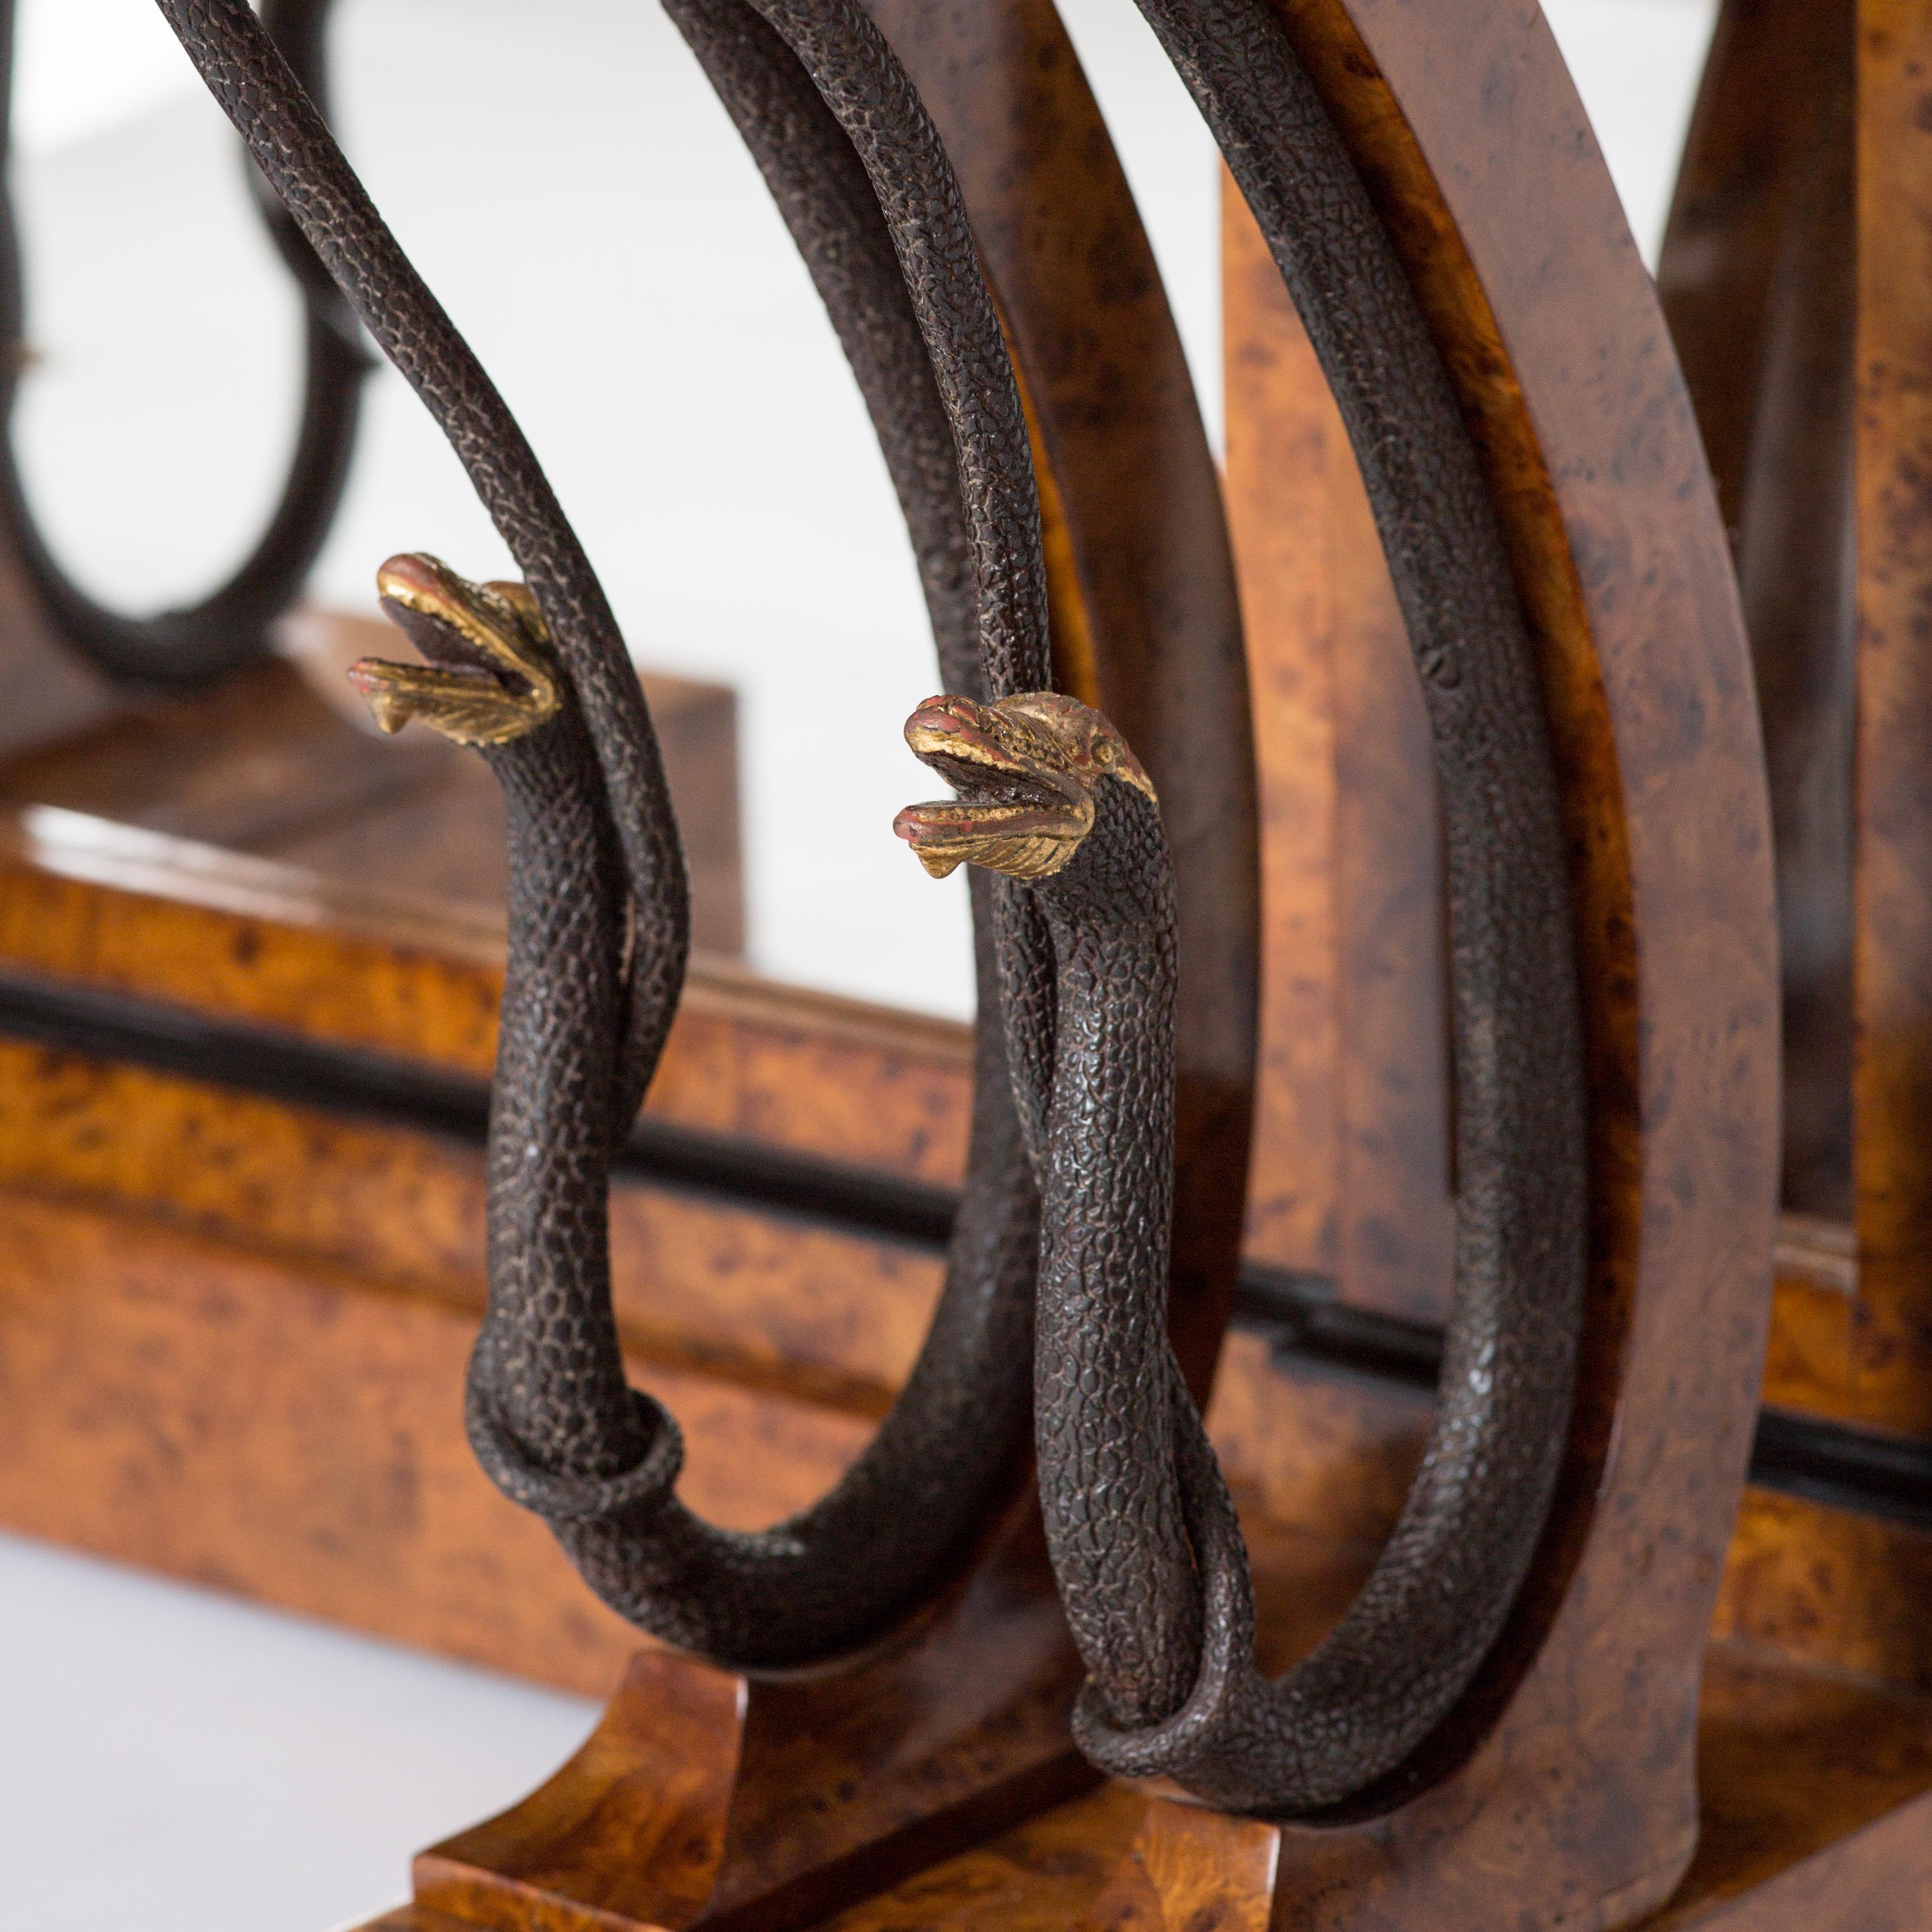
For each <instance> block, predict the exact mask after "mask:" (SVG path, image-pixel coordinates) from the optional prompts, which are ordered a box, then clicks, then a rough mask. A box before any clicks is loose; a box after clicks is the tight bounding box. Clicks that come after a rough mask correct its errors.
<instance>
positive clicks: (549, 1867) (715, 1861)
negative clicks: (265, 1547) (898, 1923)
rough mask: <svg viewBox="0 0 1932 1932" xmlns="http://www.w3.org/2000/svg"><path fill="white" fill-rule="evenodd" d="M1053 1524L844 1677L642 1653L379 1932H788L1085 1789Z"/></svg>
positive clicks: (433, 1853) (426, 1855) (431, 1859)
mask: <svg viewBox="0 0 1932 1932" xmlns="http://www.w3.org/2000/svg"><path fill="white" fill-rule="evenodd" d="M1037 1535H1038V1532H1037V1528H1036V1529H1034V1533H1033V1535H1032V1537H1031V1538H1029V1537H1026V1536H1025V1535H1019V1536H1015V1537H1010V1538H1008V1539H1007V1541H1005V1542H1004V1544H1002V1545H1001V1547H1000V1549H999V1550H998V1551H997V1552H996V1553H995V1555H994V1556H993V1557H992V1559H990V1560H989V1562H988V1563H987V1564H986V1566H985V1567H984V1568H983V1569H982V1570H981V1571H980V1573H979V1574H978V1575H977V1576H976V1577H974V1580H973V1581H972V1582H971V1583H970V1584H969V1585H968V1586H967V1587H966V1589H965V1591H964V1592H962V1594H961V1595H960V1596H959V1598H958V1600H957V1601H956V1602H954V1603H953V1604H952V1605H951V1606H950V1607H949V1608H948V1609H947V1610H944V1611H943V1612H942V1613H941V1614H940V1615H939V1616H938V1617H936V1618H935V1619H933V1620H932V1622H929V1623H927V1624H926V1625H923V1626H922V1627H921V1628H919V1630H918V1631H916V1632H914V1633H913V1634H911V1635H910V1637H907V1639H905V1640H902V1641H901V1643H898V1644H897V1645H895V1646H894V1647H893V1648H892V1649H890V1650H889V1651H887V1652H884V1653H883V1654H881V1655H878V1656H876V1657H874V1658H870V1659H868V1660H867V1661H865V1662H863V1663H861V1664H857V1665H855V1666H854V1667H852V1668H851V1669H850V1670H841V1671H837V1672H834V1673H829V1674H827V1675H826V1676H818V1677H814V1678H811V1679H798V1680H793V1681H789V1682H775V1683H774V1682H753V1681H751V1680H750V1679H746V1678H744V1677H742V1676H737V1675H736V1674H734V1673H731V1672H730V1671H724V1670H716V1669H714V1668H712V1667H711V1666H709V1665H707V1664H697V1663H694V1662H693V1661H691V1659H689V1658H682V1657H678V1656H674V1655H671V1654H670V1652H664V1651H655V1650H652V1651H644V1652H640V1653H639V1655H637V1657H636V1658H634V1659H633V1660H632V1661H631V1667H630V1669H629V1671H628V1673H627V1674H626V1676H625V1680H624V1682H623V1684H622V1686H621V1687H620V1688H619V1690H618V1691H617V1694H616V1697H613V1699H612V1700H611V1702H610V1706H609V1708H608V1709H607V1710H606V1712H604V1718H603V1721H602V1722H601V1724H599V1725H598V1727H597V1729H596V1730H595V1732H594V1733H592V1735H591V1736H590V1739H589V1741H588V1742H586V1744H585V1745H584V1747H583V1749H582V1750H581V1751H579V1752H578V1753H577V1755H576V1757H574V1758H572V1759H571V1761H570V1762H569V1763H568V1764H566V1765H565V1766H564V1767H563V1769H562V1770H561V1771H559V1772H558V1773H557V1774H556V1776H555V1777H554V1778H551V1779H550V1781H549V1782H548V1783H547V1784H544V1785H543V1786H542V1787H540V1788H539V1789H538V1790H536V1791H535V1792H533V1793H531V1795H530V1796H529V1797H528V1798H526V1799H524V1800H523V1802H522V1803H520V1805H515V1806H514V1807H513V1808H511V1810H509V1811H506V1812H505V1813H503V1814H502V1816H500V1817H496V1818H493V1819H491V1820H489V1822H488V1823H485V1824H481V1825H478V1826H475V1827H474V1828H473V1829H471V1830H469V1831H467V1832H462V1833H460V1834H459V1835H458V1836H457V1837H455V1838H451V1839H449V1840H447V1841H445V1842H444V1843H442V1844H440V1845H437V1846H433V1847H432V1848H431V1849H430V1850H428V1851H426V1852H423V1853H422V1855H420V1856H419V1858H417V1860H416V1872H415V1881H416V1898H415V1902H414V1903H413V1904H410V1905H408V1906H404V1907H403V1908H402V1909H400V1910H399V1911H397V1912H392V1913H390V1914H389V1915H387V1916H386V1917H384V1918H381V1919H379V1920H377V1921H375V1922H374V1924H371V1926H369V1927H366V1928H365V1932H459V1928H468V1927H483V1928H489V1932H530V1928H541V1932H685V1928H687V1927H700V1926H701V1927H704V1928H706V1932H713V1928H716V1932H727V1928H728V1932H790V1928H793V1927H802V1926H805V1925H808V1924H812V1923H814V1922H815V1921H817V1920H818V1919H820V1918H823V1917H824V1916H825V1915H827V1914H828V1913H829V1912H835V1911H838V1910H839V1909H841V1908H842V1907H844V1906H847V1905H850V1904H853V1903H856V1902H857V1901H858V1900H861V1899H863V1898H866V1897H871V1896H872V1895H873V1894H875V1893H877V1892H879V1891H884V1890H886V1889H887V1888H889V1887H891V1886H892V1885H895V1884H898V1883H899V1882H901V1881H902V1880H904V1879H907V1878H908V1877H910V1876H912V1875H913V1873H916V1872H918V1871H919V1870H923V1869H924V1868H925V1867H927V1866H929V1865H930V1864H935V1863H937V1862H938V1861H940V1860H941V1859H944V1858H949V1857H951V1856H952V1855H954V1854H956V1853H957V1852H962V1851H964V1850H965V1849H968V1848H969V1847H971V1846H974V1845H975V1844H978V1843H981V1842H983V1841H985V1840H986V1839H987V1838H992V1837H993V1836H995V1835H997V1834H998V1833H999V1832H1003V1831H1005V1830H1007V1829H1008V1828H1010V1826H1014V1825H1016V1824H1018V1823H1020V1822H1021V1821H1022V1820H1024V1819H1026V1818H1028V1817H1031V1816H1032V1815H1033V1814H1035V1813H1036V1812H1038V1811H1043V1810H1044V1809H1046V1808H1047V1807H1049V1806H1050V1805H1055V1804H1058V1803H1059V1802H1061V1801H1062V1800H1064V1799H1067V1798H1070V1797H1072V1796H1075V1795H1076V1794H1077V1793H1079V1792H1081V1791H1082V1790H1086V1789H1088V1787H1091V1785H1093V1784H1094V1783H1096V1782H1097V1779H1096V1777H1095V1775H1094V1772H1092V1771H1091V1770H1090V1769H1088V1766H1087V1764H1086V1763H1085V1760H1082V1758H1081V1757H1080V1756H1079V1754H1078V1753H1077V1752H1076V1751H1075V1750H1074V1749H1073V1745H1072V1743H1071V1742H1070V1739H1069V1736H1068V1732H1067V1716H1068V1713H1069V1712H1070V1710H1071V1709H1072V1706H1073V1694H1074V1692H1075V1691H1076V1690H1077V1688H1079V1682H1080V1670H1079V1661H1078V1659H1077V1658H1076V1656H1075V1655H1074V1653H1073V1646H1072V1645H1071V1643H1070V1642H1069V1641H1068V1639H1067V1632H1066V1626H1065V1625H1064V1622H1063V1621H1062V1619H1061V1614H1060V1610H1059V1606H1058V1603H1057V1601H1055V1598H1054V1595H1053V1592H1052V1586H1051V1582H1050V1579H1049V1576H1048V1574H1047V1572H1046V1562H1045V1559H1044V1556H1043V1554H1040V1553H1039V1552H1038V1549H1037Z"/></svg>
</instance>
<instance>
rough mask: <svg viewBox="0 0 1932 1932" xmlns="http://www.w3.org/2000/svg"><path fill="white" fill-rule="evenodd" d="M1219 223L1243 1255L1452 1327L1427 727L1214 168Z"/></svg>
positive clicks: (1395, 627)
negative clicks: (1244, 724) (1237, 767)
mask: <svg viewBox="0 0 1932 1932" xmlns="http://www.w3.org/2000/svg"><path fill="white" fill-rule="evenodd" d="M1222 236H1223V265H1224V279H1225V282H1226V287H1227V290H1228V297H1227V302H1228V308H1229V312H1230V313H1231V314H1232V315H1233V316H1234V317H1235V318H1236V319H1237V320H1236V323H1235V327H1234V328H1233V329H1232V331H1231V332H1230V335H1229V342H1228V345H1227V347H1228V353H1227V366H1228V404H1229V407H1228V514H1229V529H1230V531H1231V532H1232V535H1233V538H1234V541H1235V555H1236V556H1237V558H1238V560H1239V562H1240V565H1241V595H1242V598H1243V602H1244V608H1245V614H1246V619H1247V639H1248V661H1249V675H1250V678H1251V679H1252V680H1253V683H1254V685H1255V688H1256V692H1257V693H1258V694H1259V696H1258V700H1257V707H1256V708H1257V710H1258V712H1259V714H1260V715H1261V716H1262V718H1263V719H1264V720H1265V728H1264V729H1263V730H1262V731H1261V733H1259V757H1260V761H1261V764H1260V779H1261V792H1262V822H1263V827H1264V835H1263V838H1262V862H1263V866H1264V873H1263V888H1264V889H1263V895H1262V905H1263V912H1264V917H1265V950H1264V959H1265V962H1266V965H1267V968H1268V970H1267V971H1266V973H1265V975H1264V977H1263V982H1262V1080H1261V1084H1260V1088H1259V1095H1258V1097H1257V1106H1258V1108H1259V1113H1258V1115H1257V1132H1256V1157H1255V1168H1254V1172H1253V1177H1252V1180H1251V1184H1250V1193H1249V1208H1248V1251H1249V1253H1250V1254H1251V1255H1252V1256H1254V1257H1255V1258H1256V1259H1260V1260H1265V1261H1268V1262H1272V1263H1273V1264H1274V1265H1277V1266H1278V1267H1282V1268H1289V1269H1292V1270H1296V1271H1302V1272H1305V1273H1309V1274H1316V1275H1321V1276H1325V1277H1331V1278H1332V1279H1333V1280H1334V1283H1335V1284H1336V1287H1337V1291H1338V1292H1339V1293H1340V1295H1341V1296H1342V1298H1343V1300H1344V1301H1348V1302H1349V1303H1352V1304H1355V1305H1357V1306H1359V1307H1364V1308H1370V1309H1376V1310H1380V1311H1382V1312H1383V1313H1388V1314H1393V1315H1397V1316H1405V1317H1407V1318H1409V1319H1417V1320H1424V1321H1434V1322H1441V1321H1442V1319H1444V1317H1445V1314H1446V1313H1447V1311H1448V1302H1449V1281H1450V1274H1451V1265H1452V1251H1453V1249H1454V1241H1455V1209H1454V1203H1453V1202H1452V1200H1451V1190H1450V1185H1449V1173H1448V1164H1449V1142H1450V1135H1449V1097H1448V1081H1449V1064H1448V1022H1447V1013H1446V998H1447V993H1448V967H1447V963H1446V961H1445V956H1444V945H1445V920H1444V913H1443V907H1442V853H1441V850H1440V844H1439V823H1438V816H1439V815H1438V812H1437V808H1436V781H1435V776H1434V772H1433V766H1432V763H1431V760H1430V738H1429V725H1428V720H1427V716H1426V715H1425V714H1424V711H1423V708H1422V694H1421V687H1420V685H1419V684H1418V681H1417V679H1416V676H1415V667H1414V665H1413V664H1412V661H1411V659H1410V657H1409V640H1408V636H1407V634H1406V631H1404V629H1403V623H1402V617H1401V613H1400V611H1398V610H1397V607H1396V603H1395V590H1394V586H1393V584H1392V583H1391V582H1390V580H1389V574H1388V566H1387V565H1385V563H1384V562H1383V560H1382V547H1381V544H1380V541H1379V538H1377V536H1376V527H1375V521H1374V518H1373V515H1372V514H1371V513H1370V509H1369V502H1368V497H1367V493H1366V492H1365V491H1364V488H1363V486H1362V481H1361V472H1359V470H1358V469H1357V467H1356V464H1355V457H1354V455H1353V453H1352V452H1351V451H1350V449H1349V443H1348V439H1347V437H1346V434H1345V433H1344V431H1343V428H1342V419H1341V416H1340V412H1339V411H1338V410H1337V409H1336V407H1335V405H1334V401H1333V399H1332V398H1331V397H1330V395H1329V394H1328V386H1327V384H1326V383H1325V382H1324V381H1323V380H1322V372H1321V370H1320V368H1319V365H1317V364H1316V359H1315V352H1314V350H1313V347H1311V346H1310V343H1309V341H1308V338H1307V335H1306V333H1305V332H1304V330H1303V329H1302V327H1301V323H1300V321H1299V320H1298V318H1297V317H1296V315H1295V310H1294V307H1293V305H1292V304H1291V303H1290V302H1289V299H1288V293H1287V290H1286V289H1285V288H1284V287H1283V286H1282V281H1281V277H1280V273H1279V272H1277V269H1276V268H1275V266H1274V261H1273V260H1272V259H1271V257H1270V256H1269V255H1268V250H1267V247H1266V245H1265V243H1264V242H1262V237H1261V233H1260V231H1259V229H1257V228H1256V226H1255V223H1254V218H1253V216H1252V215H1250V214H1249V213H1248V211H1247V207H1246V205H1245V204H1244V202H1242V201H1241V198H1240V196H1238V194H1237V193H1235V191H1234V189H1233V185H1232V182H1229V181H1226V180H1225V179H1224V182H1223V219H1222Z"/></svg>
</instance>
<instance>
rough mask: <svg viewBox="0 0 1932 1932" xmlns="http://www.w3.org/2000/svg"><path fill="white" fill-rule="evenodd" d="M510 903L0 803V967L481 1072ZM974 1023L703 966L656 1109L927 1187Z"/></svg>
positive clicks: (663, 1072)
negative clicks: (395, 888)
mask: <svg viewBox="0 0 1932 1932" xmlns="http://www.w3.org/2000/svg"><path fill="white" fill-rule="evenodd" d="M502 959H503V935H502V920H501V918H500V916H491V915H488V914H486V913H481V912H479V911H478V910H475V909H473V908H468V907H462V906H458V905H452V904H448V903H446V902H444V901H440V900H435V899H431V898H422V897H420V896H418V895H413V894H408V893H400V892H388V891H386V890H384V889H381V888H380V887H378V886H371V885H363V884H358V883H351V882H348V881H345V880H328V879H323V878H322V877H319V876H317V874H313V873H309V872H305V871H299V870H298V869H296V868H293V867H291V866H286V865H278V864H276V863H274V862H271V861H269V860H266V859H257V858H254V857H252V856H248V855H247V854H243V853H232V852H224V851H221V850H217V849H216V848H215V847H211V846H205V845H199V844H193V843H191V842H190V841H186V840H181V839H175V838H167V837H165V836H163V835H160V834H157V833H155V832H148V831H145V830H142V829H139V828H138V827H131V826H120V825H115V824H113V823H110V822H109V821H107V820H104V819H98V818H94V817H89V816H87V815H86V814H80V813H76V812H71V811H66V810H64V809H62V808H58V807H53V806H47V805H28V806H23V807H18V808H8V809H0V974H5V973H17V974H26V975H28V976H30V977H36V978H40V979H44V980H59V981H61V982H62V983H65V984H68V985H71V986H78V987H80V988H84V989H87V990H89V991H90V992H101V993H105V994H108V995H124V996H127V997H128V998H134V999H139V1000H145V1001H156V1002H159V1003H161V1004H166V1005H169V1006H172V1007H178V1008H181V1009H182V1010H184V1011H186V1012H187V1013H200V1014H206V1015H208V1016H212V1017H214V1018H217V1019H223V1020H227V1021H239V1022H243V1023H253V1024H255V1025H260V1026H263V1027H265V1028H272V1029H277V1030H280V1031H286V1032H288V1033H290V1034H296V1035H298V1036H299V1037H302V1038H304V1039H306V1040H314V1041H318V1042H321V1043H326V1044H328V1045H330V1046H345V1047H350V1048H364V1049H371V1050H374V1051H375V1052H380V1053H383V1054H386V1055H395V1057H397V1058H399V1059H401V1060H402V1061H406V1062H410V1061H413V1062H416V1063H418V1064H428V1065H430V1066H432V1067H439V1068H443V1069H448V1070H453V1071H455V1072H458V1073H467V1074H471V1075H474V1076H478V1077H481V1078H484V1079H487V1077H488V1076H489V1075H490V1071H491V1070H492V1068H493V1066H494V1064H495V1058H496V1006H497V1001H498V999H499V997H500V994H501V991H502ZM970 1091H971V1034H970V1033H969V1031H968V1029H967V1028H964V1027H961V1026H959V1025H956V1024H954V1023H953V1022H950V1021H944V1020H937V1019H928V1018H926V1017H924V1016H920V1015H918V1014H913V1013H899V1012H897V1011H895V1010H892V1009H889V1008H886V1007H870V1006H866V1005H864V1004H862V1003H860V1002H859V1001H850V1000H842V999H839V998H836V997H835V996H834V995H829V994H821V993H812V992H802V991H800V990H798V989H793V988H790V987H780V986H772V985H771V984H770V983H768V982H766V981H763V980H759V979H757V978H756V977H754V976H753V975H751V974H748V973H745V972H742V971H739V970H738V969H736V968H733V967H732V966H730V965H728V964H727V963H725V962H718V961H700V962H697V964H696V965H694V967H693V968H692V971H691V978H690V982H689V984H688V987H687V989H686V992H685V998H684V1002H683V1004H682V1007H680V1008H679V1015H678V1019H677V1022H676V1025H675V1026H674V1027H673V1031H672V1034H671V1038H670V1045H669V1046H668V1047H667V1049H666V1052H665V1055H664V1062H663V1064H662V1066H661V1067H660V1069H659V1070H658V1077H657V1079H656V1081H655V1082H654V1083H653V1085H652V1089H651V1095H650V1103H649V1109H650V1112H651V1113H652V1115H653V1116H654V1117H655V1118H660V1119H662V1120H664V1121H668V1122H673V1123H676V1124H679V1125H681V1126H685V1127H696V1128H700V1129H703V1130H706V1131H709V1132H711V1133H719V1134H727V1135H742V1136H745V1137H746V1138H747V1139H751V1140H754V1141H763V1142H769V1143H771V1144H772V1145H777V1146H781V1147H785V1148H793V1149H795V1150H797V1151H802V1152H806V1153H811V1154H823V1155H825V1156H827V1157H830V1158H832V1159H835V1160H845V1161H847V1162H850V1163H853V1164H854V1165H856V1166H872V1167H878V1168H882V1169H887V1170H889V1171H891V1172H895V1173H900V1174H904V1175H910V1176H913V1177H914V1178H919V1179H922V1180H933V1181H955V1180H956V1179H957V1178H959V1175H960V1173H961V1172H962V1169H963V1168H964V1166H965V1135H966V1126H967V1113H968V1097H969V1095H970Z"/></svg>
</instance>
